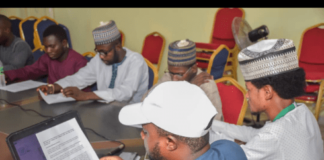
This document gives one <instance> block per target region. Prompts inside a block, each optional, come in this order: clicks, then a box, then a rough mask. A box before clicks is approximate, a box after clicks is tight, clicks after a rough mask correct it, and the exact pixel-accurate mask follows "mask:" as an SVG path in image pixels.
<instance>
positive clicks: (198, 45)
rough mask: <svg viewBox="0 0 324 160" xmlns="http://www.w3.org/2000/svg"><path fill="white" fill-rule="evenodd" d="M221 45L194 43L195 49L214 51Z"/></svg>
mask: <svg viewBox="0 0 324 160" xmlns="http://www.w3.org/2000/svg"><path fill="white" fill-rule="evenodd" d="M220 45H221V44H219V43H218V44H216V43H215V44H214V43H203V42H196V48H200V49H209V50H216V49H217V48H218V47H219V46H220Z"/></svg>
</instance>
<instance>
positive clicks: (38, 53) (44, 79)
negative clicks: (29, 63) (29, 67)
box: [33, 47, 48, 83]
mask: <svg viewBox="0 0 324 160" xmlns="http://www.w3.org/2000/svg"><path fill="white" fill-rule="evenodd" d="M43 54H45V51H44V50H43V49H42V48H41V47H39V48H35V49H34V51H33V56H34V63H35V62H36V61H37V60H38V59H39V58H40V57H41V56H42V55H43ZM47 77H48V76H43V77H41V78H38V79H37V81H40V82H44V83H47V82H48V79H47Z"/></svg>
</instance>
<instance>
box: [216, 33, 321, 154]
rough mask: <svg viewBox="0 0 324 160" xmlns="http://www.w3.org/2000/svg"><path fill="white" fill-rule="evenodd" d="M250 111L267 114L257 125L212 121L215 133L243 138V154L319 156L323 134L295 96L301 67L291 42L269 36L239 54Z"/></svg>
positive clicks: (298, 91) (302, 78)
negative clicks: (259, 125) (260, 124)
mask: <svg viewBox="0 0 324 160" xmlns="http://www.w3.org/2000/svg"><path fill="white" fill-rule="evenodd" d="M238 61H239V64H240V68H241V70H242V74H243V76H244V79H245V84H246V88H247V94H246V98H247V99H248V103H249V107H250V110H251V112H265V113H266V114H267V116H268V118H269V119H270V121H268V122H267V123H266V124H265V125H264V126H263V127H262V128H261V129H255V128H252V127H247V126H237V125H233V124H228V123H225V122H220V121H214V122H213V125H212V130H211V141H213V137H214V135H217V136H219V134H226V135H227V136H229V137H231V138H233V139H238V140H240V141H243V142H246V144H245V145H241V148H242V149H243V150H244V152H245V154H246V156H247V158H248V159H251V160H259V159H264V160H268V159H269V160H273V159H314V160H315V159H316V160H320V159H323V158H324V157H323V140H322V136H321V132H320V129H319V127H318V123H317V121H316V119H315V117H314V115H313V114H312V113H311V112H310V110H309V109H308V108H307V106H306V105H305V104H303V103H295V102H294V98H295V97H297V96H300V95H302V94H303V92H304V87H305V72H304V70H303V69H302V68H299V66H298V59H297V54H296V49H295V46H294V44H293V42H292V40H289V39H269V40H263V41H260V42H258V43H256V44H254V45H251V46H249V47H247V48H245V49H243V50H241V52H240V53H239V54H238Z"/></svg>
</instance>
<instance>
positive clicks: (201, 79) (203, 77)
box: [190, 72, 214, 87]
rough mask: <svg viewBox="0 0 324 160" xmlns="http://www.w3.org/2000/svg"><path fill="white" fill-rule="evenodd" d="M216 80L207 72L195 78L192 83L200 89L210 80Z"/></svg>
mask: <svg viewBox="0 0 324 160" xmlns="http://www.w3.org/2000/svg"><path fill="white" fill-rule="evenodd" d="M209 79H210V80H214V77H213V76H212V75H210V74H209V73H207V72H201V73H200V74H198V75H197V76H196V77H194V78H193V79H192V80H191V81H190V83H192V84H195V85H197V86H198V87H199V86H200V85H202V84H204V83H206V82H208V80H209Z"/></svg>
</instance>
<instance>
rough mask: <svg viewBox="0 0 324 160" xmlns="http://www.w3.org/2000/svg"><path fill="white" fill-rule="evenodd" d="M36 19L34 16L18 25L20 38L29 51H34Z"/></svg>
mask: <svg viewBox="0 0 324 160" xmlns="http://www.w3.org/2000/svg"><path fill="white" fill-rule="evenodd" d="M36 21H37V18H36V17H34V16H30V17H27V18H25V19H23V20H22V21H21V22H20V23H19V30H20V37H21V39H22V40H24V41H26V42H27V43H28V45H29V46H30V48H31V50H34V49H35V45H34V42H33V41H34V24H35V22H36Z"/></svg>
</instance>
